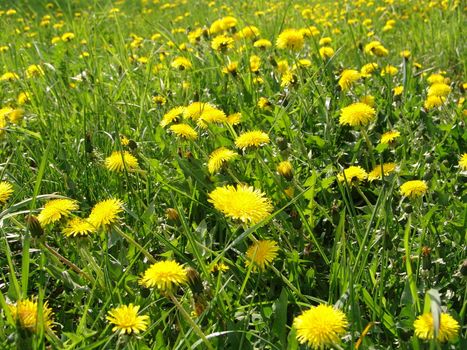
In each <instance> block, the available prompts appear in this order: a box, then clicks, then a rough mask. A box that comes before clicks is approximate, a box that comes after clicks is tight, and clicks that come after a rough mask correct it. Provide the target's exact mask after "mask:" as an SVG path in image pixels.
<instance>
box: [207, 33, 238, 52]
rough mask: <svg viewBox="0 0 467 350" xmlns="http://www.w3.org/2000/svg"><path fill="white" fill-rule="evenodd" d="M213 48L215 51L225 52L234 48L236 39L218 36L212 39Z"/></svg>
mask: <svg viewBox="0 0 467 350" xmlns="http://www.w3.org/2000/svg"><path fill="white" fill-rule="evenodd" d="M211 47H212V48H213V50H216V51H220V52H225V51H227V50H229V49H232V48H233V47H234V39H233V38H232V37H230V36H227V35H218V36H216V37H215V38H214V39H212V42H211Z"/></svg>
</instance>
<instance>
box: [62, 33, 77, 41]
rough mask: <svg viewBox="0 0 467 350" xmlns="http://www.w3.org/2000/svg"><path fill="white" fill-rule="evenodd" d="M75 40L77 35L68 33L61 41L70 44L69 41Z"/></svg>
mask: <svg viewBox="0 0 467 350" xmlns="http://www.w3.org/2000/svg"><path fill="white" fill-rule="evenodd" d="M74 38H75V34H74V33H70V32H68V33H65V34H63V35H62V36H61V38H60V39H62V41H64V42H68V41H71V40H73V39H74Z"/></svg>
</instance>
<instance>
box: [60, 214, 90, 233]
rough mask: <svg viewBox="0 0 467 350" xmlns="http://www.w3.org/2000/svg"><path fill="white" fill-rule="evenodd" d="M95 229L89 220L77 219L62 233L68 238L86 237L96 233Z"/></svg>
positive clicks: (72, 220)
mask: <svg viewBox="0 0 467 350" xmlns="http://www.w3.org/2000/svg"><path fill="white" fill-rule="evenodd" d="M95 229H96V228H95V227H94V225H92V224H91V223H90V222H89V221H88V220H86V219H82V218H78V217H76V218H73V219H71V220H70V221H69V222H68V223H67V225H66V227H65V228H63V230H62V232H63V234H64V235H65V236H66V237H84V236H88V235H90V234H92V233H94V232H95Z"/></svg>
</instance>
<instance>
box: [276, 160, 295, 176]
mask: <svg viewBox="0 0 467 350" xmlns="http://www.w3.org/2000/svg"><path fill="white" fill-rule="evenodd" d="M276 170H277V172H278V173H279V175H281V176H283V177H285V178H286V179H287V180H291V179H292V177H293V168H292V163H290V162H289V161H288V160H284V161H283V162H280V163H279V164H278V165H277V168H276Z"/></svg>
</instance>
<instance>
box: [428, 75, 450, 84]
mask: <svg viewBox="0 0 467 350" xmlns="http://www.w3.org/2000/svg"><path fill="white" fill-rule="evenodd" d="M445 80H446V78H445V77H444V76H443V75H442V74H439V73H434V74H431V75H430V76H429V77H428V78H427V81H428V83H429V84H437V83H438V84H444V83H445Z"/></svg>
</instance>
